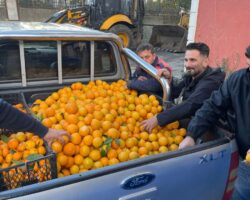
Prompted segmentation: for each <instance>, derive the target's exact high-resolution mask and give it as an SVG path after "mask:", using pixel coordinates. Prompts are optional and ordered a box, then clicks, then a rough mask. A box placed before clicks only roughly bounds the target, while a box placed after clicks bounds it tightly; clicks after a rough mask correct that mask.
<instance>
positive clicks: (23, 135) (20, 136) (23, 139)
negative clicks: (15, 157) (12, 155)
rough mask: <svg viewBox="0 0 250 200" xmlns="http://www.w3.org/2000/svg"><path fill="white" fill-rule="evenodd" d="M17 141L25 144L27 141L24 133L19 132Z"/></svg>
mask: <svg viewBox="0 0 250 200" xmlns="http://www.w3.org/2000/svg"><path fill="white" fill-rule="evenodd" d="M16 139H17V140H18V141H19V142H23V141H25V140H26V135H25V134H24V132H18V133H17V134H16Z"/></svg>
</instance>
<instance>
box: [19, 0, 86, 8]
mask: <svg viewBox="0 0 250 200" xmlns="http://www.w3.org/2000/svg"><path fill="white" fill-rule="evenodd" d="M84 2H85V0H18V1H17V3H18V6H19V7H21V8H38V9H62V8H68V7H76V6H82V5H84Z"/></svg>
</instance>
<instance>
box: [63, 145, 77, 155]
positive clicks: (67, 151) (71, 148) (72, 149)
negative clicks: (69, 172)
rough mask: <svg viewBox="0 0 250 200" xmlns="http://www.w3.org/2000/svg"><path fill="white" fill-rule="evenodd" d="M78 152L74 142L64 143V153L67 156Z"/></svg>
mask: <svg viewBox="0 0 250 200" xmlns="http://www.w3.org/2000/svg"><path fill="white" fill-rule="evenodd" d="M75 152H76V147H75V145H74V144H73V143H71V142H69V143H67V144H65V145H64V147H63V153H64V154H65V155H67V156H73V155H74V154H75Z"/></svg>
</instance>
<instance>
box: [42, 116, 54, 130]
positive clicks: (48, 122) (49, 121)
mask: <svg viewBox="0 0 250 200" xmlns="http://www.w3.org/2000/svg"><path fill="white" fill-rule="evenodd" d="M42 124H43V125H44V126H47V127H48V128H51V127H52V125H53V122H52V121H51V119H49V118H45V119H43V120H42Z"/></svg>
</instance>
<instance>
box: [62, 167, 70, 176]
mask: <svg viewBox="0 0 250 200" xmlns="http://www.w3.org/2000/svg"><path fill="white" fill-rule="evenodd" d="M62 173H63V175H64V176H69V175H70V171H69V170H68V169H63V170H62Z"/></svg>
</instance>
